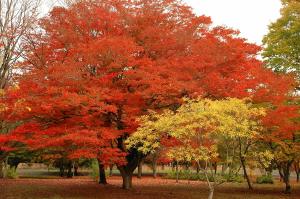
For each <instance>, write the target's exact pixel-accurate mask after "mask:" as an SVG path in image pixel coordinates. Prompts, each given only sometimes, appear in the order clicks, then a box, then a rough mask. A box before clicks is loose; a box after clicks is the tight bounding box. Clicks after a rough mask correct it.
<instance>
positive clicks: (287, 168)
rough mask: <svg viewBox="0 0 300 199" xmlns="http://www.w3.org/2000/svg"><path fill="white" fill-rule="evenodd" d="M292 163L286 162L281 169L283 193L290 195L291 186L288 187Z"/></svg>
mask: <svg viewBox="0 0 300 199" xmlns="http://www.w3.org/2000/svg"><path fill="white" fill-rule="evenodd" d="M291 165H292V161H288V162H287V163H286V165H285V168H283V181H284V183H285V191H284V193H286V194H290V193H291V189H292V188H291V185H290V169H291Z"/></svg>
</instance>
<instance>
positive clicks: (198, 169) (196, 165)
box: [196, 164, 200, 174]
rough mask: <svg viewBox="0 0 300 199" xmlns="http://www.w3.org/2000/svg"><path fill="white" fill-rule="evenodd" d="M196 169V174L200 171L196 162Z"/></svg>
mask: <svg viewBox="0 0 300 199" xmlns="http://www.w3.org/2000/svg"><path fill="white" fill-rule="evenodd" d="M196 169H197V171H196V172H197V174H199V172H200V167H199V165H198V164H197V165H196Z"/></svg>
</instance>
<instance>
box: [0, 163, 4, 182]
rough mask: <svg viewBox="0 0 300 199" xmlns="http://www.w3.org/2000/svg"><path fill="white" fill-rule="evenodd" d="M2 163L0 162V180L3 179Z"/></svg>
mask: <svg viewBox="0 0 300 199" xmlns="http://www.w3.org/2000/svg"><path fill="white" fill-rule="evenodd" d="M3 166H4V164H3V161H2V160H0V178H4V173H3Z"/></svg>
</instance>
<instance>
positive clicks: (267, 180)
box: [256, 175, 274, 184]
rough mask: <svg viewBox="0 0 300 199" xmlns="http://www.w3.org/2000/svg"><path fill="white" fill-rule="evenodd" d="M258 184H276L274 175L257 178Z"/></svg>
mask: <svg viewBox="0 0 300 199" xmlns="http://www.w3.org/2000/svg"><path fill="white" fill-rule="evenodd" d="M256 183H257V184H274V181H273V177H272V175H262V176H259V177H257V178H256Z"/></svg>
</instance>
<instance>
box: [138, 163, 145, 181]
mask: <svg viewBox="0 0 300 199" xmlns="http://www.w3.org/2000/svg"><path fill="white" fill-rule="evenodd" d="M143 162H144V161H143V160H141V161H140V162H139V165H138V174H137V177H138V178H139V179H141V178H142V172H143Z"/></svg>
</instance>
